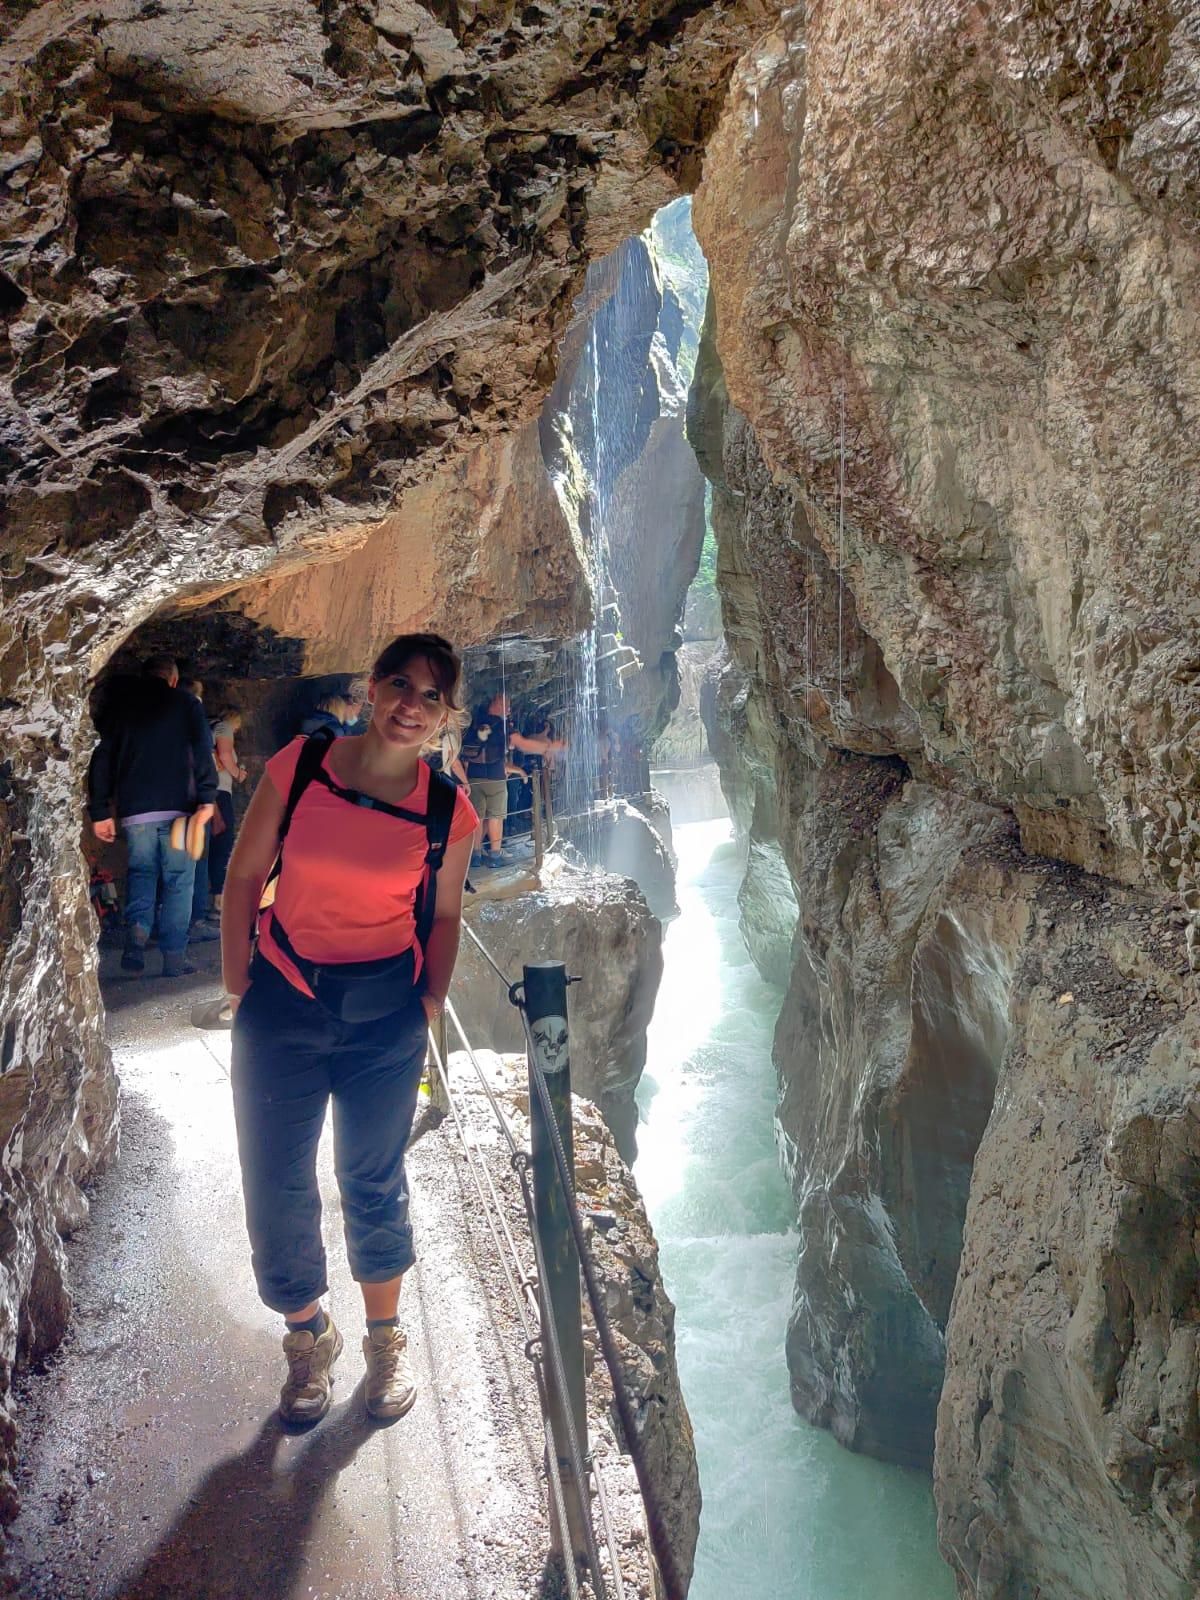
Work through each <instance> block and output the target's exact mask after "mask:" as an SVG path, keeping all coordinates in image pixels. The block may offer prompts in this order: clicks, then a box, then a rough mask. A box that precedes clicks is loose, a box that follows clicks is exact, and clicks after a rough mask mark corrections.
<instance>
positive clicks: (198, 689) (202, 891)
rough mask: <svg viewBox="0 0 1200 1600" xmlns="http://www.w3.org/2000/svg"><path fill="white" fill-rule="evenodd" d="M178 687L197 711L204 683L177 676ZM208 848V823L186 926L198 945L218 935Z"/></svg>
mask: <svg viewBox="0 0 1200 1600" xmlns="http://www.w3.org/2000/svg"><path fill="white" fill-rule="evenodd" d="M179 687H180V689H181V690H182V691H183V693H184V694H190V695H191V697H192V699H193V700H195V701H196V702H197V703H198V704H199V706H200V708H201V710H203V709H204V682H203V680H202V679H200V678H180V680H179ZM204 726H205V727H206V728H207V729H208V730H209V736H208V737H209V753H210V755H211V754H212V724H211V723H210V722H209V720H208V717H207V715H206V716H205V719H204ZM211 849H212V827H211V824H210V825H209V826H208V827H207V828H205V830H204V850H203V852H202V853H201V855H200V858H199V860H198V861H197V862H196V871H195V875H194V877H193V879H192V920H191V926H190V927H189V928H188V943H189V944H199V943H201V942H202V941H203V940H205V939H219V938H220V937H221V924H220V920H219V919H218V920H216V921H214V920H213V919H211V918H210V916H209V891H208V862H209V851H210V850H211Z"/></svg>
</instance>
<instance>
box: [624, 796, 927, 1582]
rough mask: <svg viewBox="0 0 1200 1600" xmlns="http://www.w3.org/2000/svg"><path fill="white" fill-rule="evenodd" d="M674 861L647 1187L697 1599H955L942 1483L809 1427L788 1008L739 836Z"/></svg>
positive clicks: (654, 1041) (650, 1080) (715, 826)
mask: <svg viewBox="0 0 1200 1600" xmlns="http://www.w3.org/2000/svg"><path fill="white" fill-rule="evenodd" d="M675 847H676V851H677V853H678V856H679V883H678V895H679V903H680V910H681V914H680V916H679V917H677V918H676V919H675V920H674V921H673V922H672V923H670V924H669V926H668V927H667V929H666V938H665V956H666V970H665V974H664V977H663V984H662V989H661V991H660V994H659V999H658V1004H657V1006H656V1009H655V1014H654V1022H653V1025H652V1028H651V1033H650V1049H649V1061H648V1066H647V1070H646V1074H645V1076H644V1078H643V1080H642V1085H641V1089H640V1091H639V1100H640V1104H641V1114H642V1119H643V1120H642V1125H641V1127H640V1129H639V1132H638V1150H639V1154H638V1159H637V1164H636V1168H635V1171H636V1176H637V1181H638V1184H639V1187H640V1188H641V1191H642V1194H643V1195H644V1197H645V1200H646V1205H647V1208H648V1210H649V1213H650V1218H651V1221H652V1222H653V1224H654V1229H655V1232H656V1234H657V1236H658V1241H659V1246H660V1250H661V1264H662V1269H663V1275H664V1277H665V1280H666V1285H667V1289H668V1291H669V1293H670V1294H671V1296H672V1298H673V1300H674V1301H675V1305H676V1307H677V1312H678V1315H677V1324H676V1338H677V1347H678V1356H679V1369H680V1374H681V1377H682V1380H683V1390H684V1395H685V1396H686V1399H687V1403H688V1408H689V1410H690V1412H691V1416H692V1423H693V1426H694V1428H695V1433H696V1449H697V1454H698V1457H699V1462H700V1480H701V1488H702V1490H703V1495H704V1510H703V1513H702V1516H701V1523H700V1544H699V1548H698V1550H697V1554H696V1574H695V1578H694V1580H693V1583H692V1589H691V1600H767V1597H770V1600H954V1584H953V1581H952V1579H951V1577H950V1573H949V1570H948V1568H947V1567H946V1566H945V1565H944V1564H943V1563H942V1561H941V1560H940V1558H939V1556H938V1553H937V1548H936V1544H935V1539H934V1512H933V1501H932V1496H931V1493H930V1486H929V1480H928V1478H926V1477H925V1476H923V1475H921V1474H918V1473H914V1472H908V1471H904V1470H902V1469H900V1468H896V1467H888V1466H884V1465H882V1464H881V1463H879V1462H876V1461H869V1460H867V1459H865V1458H864V1457H861V1456H855V1455H852V1454H850V1452H848V1451H846V1450H843V1449H842V1448H841V1447H840V1446H839V1445H837V1444H836V1443H835V1442H834V1440H833V1439H832V1438H831V1437H830V1436H829V1435H828V1434H826V1433H824V1432H822V1431H821V1430H820V1429H817V1428H813V1427H811V1426H810V1425H809V1424H807V1423H805V1422H803V1421H802V1420H801V1419H800V1418H799V1417H798V1416H797V1415H796V1414H795V1412H794V1411H793V1410H792V1406H791V1402H790V1399H789V1396H788V1375H787V1366H786V1363H785V1360H784V1336H785V1332H786V1328H787V1316H788V1306H789V1302H790V1298H791V1289H792V1277H793V1272H794V1267H795V1257H796V1238H795V1233H794V1232H793V1231H792V1228H793V1222H794V1213H793V1209H792V1203H791V1196H790V1194H789V1191H788V1186H787V1183H786V1181H785V1179H784V1177H783V1174H782V1171H781V1170H780V1167H779V1163H778V1160H777V1157H776V1151H775V1144H774V1103H775V1075H774V1068H773V1066H772V1063H771V1035H772V1031H773V1028H774V1024H775V1018H776V1015H777V1013H778V1011H779V1005H780V1001H781V999H782V996H781V994H780V993H779V991H778V990H775V989H773V988H771V987H770V986H769V985H768V984H766V983H764V982H763V980H762V978H761V977H760V976H759V975H758V972H757V971H756V969H755V967H754V965H753V964H752V962H751V961H750V958H749V956H748V955H747V953H746V949H745V946H744V944H743V943H742V939H741V936H740V934H739V932H738V909H737V889H738V882H739V880H740V877H741V869H740V861H739V857H738V853H737V850H736V847H735V845H734V843H733V838H732V830H731V826H730V823H729V822H728V820H722V821H719V822H691V823H685V824H683V825H681V826H677V827H676V829H675Z"/></svg>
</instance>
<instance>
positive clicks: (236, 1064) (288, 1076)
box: [232, 956, 428, 1316]
mask: <svg viewBox="0 0 1200 1600" xmlns="http://www.w3.org/2000/svg"><path fill="white" fill-rule="evenodd" d="M250 974H251V978H252V980H253V981H252V982H251V984H250V987H249V989H248V990H247V991H246V994H245V996H244V998H243V1000H242V1003H241V1005H240V1006H239V1007H238V1009H237V1015H236V1016H235V1018H234V1023H233V1072H232V1080H233V1110H234V1118H235V1121H236V1124H237V1140H238V1157H239V1159H240V1161H241V1167H242V1193H243V1195H244V1197H245V1202H246V1227H247V1230H248V1232H249V1234H250V1245H251V1258H252V1262H253V1266H254V1276H255V1278H256V1280H257V1282H258V1292H259V1296H260V1298H261V1299H262V1301H263V1303H264V1304H265V1305H268V1306H270V1308H271V1310H272V1311H281V1312H282V1313H283V1314H284V1315H285V1316H287V1315H288V1314H289V1313H290V1312H293V1311H300V1310H302V1309H303V1307H305V1306H307V1305H309V1304H310V1303H311V1302H312V1301H313V1300H316V1299H318V1298H319V1297H320V1296H321V1295H323V1294H324V1293H325V1291H326V1289H327V1288H328V1287H329V1284H328V1279H327V1277H326V1274H325V1247H324V1244H323V1243H322V1239H321V1195H320V1191H319V1189H318V1187H317V1142H318V1140H319V1139H320V1137H321V1128H322V1127H323V1125H324V1122H325V1114H326V1111H327V1109H328V1106H329V1103H330V1101H331V1100H332V1102H333V1161H334V1168H335V1170H336V1172H337V1181H338V1189H339V1191H340V1193H341V1200H342V1226H343V1229H344V1231H345V1235H346V1253H347V1255H348V1256H349V1259H350V1272H351V1274H352V1276H353V1277H354V1279H355V1281H356V1282H357V1283H386V1282H387V1281H388V1280H389V1279H391V1278H398V1277H399V1276H400V1275H401V1273H404V1272H407V1271H408V1269H409V1267H411V1266H412V1264H413V1260H414V1253H413V1238H412V1225H411V1224H410V1222H409V1220H408V1179H407V1178H406V1176H405V1172H404V1147H405V1145H406V1144H407V1143H408V1134H409V1129H410V1128H411V1127H412V1120H413V1113H414V1111H415V1110H416V1106H417V1090H418V1088H419V1086H420V1082H421V1068H422V1066H423V1065H424V1062H425V1046H426V1041H427V1039H428V1029H427V1027H426V1023H425V1012H424V1009H423V1008H422V1006H421V1002H420V1001H419V1000H418V998H417V996H416V993H415V992H413V993H412V994H411V995H410V997H409V999H408V1001H407V1003H406V1004H405V1005H404V1007H403V1008H402V1009H401V1010H399V1011H397V1012H394V1013H393V1014H392V1015H391V1016H387V1017H381V1018H380V1019H379V1020H378V1021H376V1022H356V1023H351V1022H341V1021H339V1020H338V1018H336V1017H334V1016H332V1015H331V1014H330V1013H329V1012H328V1011H326V1010H325V1008H324V1006H322V1005H321V1004H320V1003H319V1002H318V1001H316V1000H310V999H309V998H308V996H307V995H303V994H301V993H300V991H299V990H298V989H295V988H293V987H292V985H291V984H290V983H289V982H288V980H287V979H286V978H285V977H284V976H283V974H282V973H281V972H279V971H278V969H277V968H276V967H274V966H272V965H271V963H270V962H269V961H268V960H267V959H266V958H265V957H264V956H255V958H254V962H253V965H252V966H251V969H250Z"/></svg>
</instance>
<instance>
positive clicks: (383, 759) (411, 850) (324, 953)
mask: <svg viewBox="0 0 1200 1600" xmlns="http://www.w3.org/2000/svg"><path fill="white" fill-rule="evenodd" d="M460 671H461V668H460V664H459V661H458V658H457V656H456V655H455V653H454V651H453V649H452V647H451V646H450V645H449V644H447V642H446V641H445V640H444V639H442V638H439V637H438V635H436V634H406V635H404V636H402V637H401V638H399V639H396V640H394V641H393V642H392V643H391V644H390V645H389V646H388V647H387V649H386V650H385V651H384V652H383V654H382V655H381V656H380V657H379V659H378V660H377V661H376V663H375V666H374V668H373V670H372V672H371V677H370V681H369V685H368V700H369V705H370V713H371V720H370V723H369V724H368V727H367V731H366V733H365V734H361V735H356V736H351V737H348V738H341V739H332V740H330V741H329V742H328V744H327V747H326V748H325V750H324V754H323V755H322V757H321V766H320V768H319V770H318V771H317V774H316V781H313V782H310V783H309V784H308V786H307V787H306V788H305V789H304V791H303V794H302V795H301V797H300V799H299V801H298V803H297V804H296V806H295V810H294V813H293V815H292V819H291V823H290V826H289V827H288V828H287V830H286V843H285V844H284V846H283V847H282V848H281V847H280V843H279V840H280V833H281V826H282V824H283V822H284V817H285V812H286V808H287V800H288V796H289V793H290V791H291V788H292V780H293V776H294V775H295V772H296V767H297V763H298V761H299V759H300V753H301V750H302V749H304V747H305V740H304V739H294V740H293V741H292V742H291V744H290V745H288V746H287V747H286V748H285V749H283V750H281V751H280V752H279V754H278V755H276V756H273V757H272V758H271V760H270V761H269V762H268V763H267V772H266V776H265V777H264V779H263V781H262V782H261V783H260V784H259V786H258V789H257V790H256V792H255V795H254V798H253V800H252V801H251V803H250V807H249V810H248V811H247V813H246V816H245V819H244V821H243V823H242V830H241V834H240V836H239V838H238V841H237V845H236V847H235V849H234V852H233V859H232V861H231V862H230V865H229V874H228V877H227V878H226V883H225V900H224V909H223V915H222V919H221V925H222V957H223V966H224V974H225V986H226V988H227V990H228V991H229V994H230V997H231V1000H232V1001H233V1002H234V1003H235V1004H237V1013H236V1016H235V1018H234V1029H233V1092H234V1110H235V1115H236V1120H237V1133H238V1151H239V1155H240V1158H241V1165H242V1187H243V1192H244V1195H245V1201H246V1224H247V1228H248V1231H249V1234H250V1241H251V1245H252V1252H253V1264H254V1272H255V1277H256V1279H257V1282H258V1289H259V1294H260V1296H261V1297H262V1299H263V1301H264V1302H265V1304H266V1305H268V1306H270V1307H271V1308H272V1309H273V1310H275V1311H279V1312H282V1314H283V1316H284V1318H285V1321H286V1324H287V1332H286V1334H285V1336H284V1340H283V1348H284V1354H285V1355H286V1357H287V1361H288V1375H287V1378H286V1381H285V1382H284V1385H283V1388H282V1390H281V1391H280V1404H279V1410H280V1415H281V1416H282V1417H283V1419H284V1420H285V1421H287V1422H291V1423H307V1422H315V1421H317V1420H318V1419H319V1418H320V1417H323V1416H324V1415H325V1412H326V1411H327V1410H328V1409H329V1400H330V1390H331V1387H332V1368H333V1363H334V1362H335V1361H336V1360H337V1357H338V1355H339V1354H340V1353H341V1348H342V1338H341V1335H340V1333H339V1332H338V1331H337V1329H336V1327H335V1326H334V1324H333V1321H332V1319H331V1318H330V1317H329V1316H328V1314H327V1313H326V1312H325V1311H324V1310H323V1309H322V1307H321V1304H320V1300H321V1296H322V1295H323V1294H325V1292H326V1289H327V1282H326V1276H325V1253H324V1249H323V1247H322V1243H321V1202H320V1195H319V1193H318V1189H317V1180H316V1152H317V1141H318V1139H319V1137H320V1133H321V1125H322V1123H323V1122H324V1120H325V1109H326V1105H327V1103H328V1101H329V1100H330V1099H331V1098H332V1100H333V1106H334V1159H335V1165H336V1169H337V1177H338V1187H339V1189H340V1191H341V1197H342V1214H343V1221H344V1226H345V1233H346V1247H347V1254H348V1256H349V1260H350V1268H351V1272H352V1274H353V1276H354V1278H355V1279H356V1281H357V1282H358V1284H359V1285H360V1287H361V1289H362V1297H363V1306H364V1310H365V1313H366V1323H367V1329H366V1337H365V1338H364V1340H363V1353H364V1355H365V1357H366V1364H367V1377H366V1403H367V1410H368V1411H369V1412H370V1413H371V1415H372V1416H375V1417H381V1418H388V1417H397V1416H401V1415H403V1413H404V1412H406V1411H407V1410H408V1408H409V1406H411V1404H412V1402H413V1400H414V1398H415V1396H416V1390H415V1387H414V1383H413V1377H412V1369H411V1367H410V1365H409V1360H408V1353H407V1344H406V1341H405V1336H404V1334H403V1332H402V1331H401V1330H400V1328H399V1326H398V1322H397V1308H398V1303H399V1297H400V1282H401V1279H402V1278H403V1276H404V1273H405V1272H406V1271H407V1270H408V1268H409V1267H410V1266H411V1265H412V1263H413V1259H414V1258H413V1247H412V1230H411V1228H410V1227H409V1222H408V1189H407V1186H406V1183H405V1176H404V1147H405V1144H406V1143H407V1140H408V1134H409V1129H410V1126H411V1123H412V1117H413V1111H414V1109H415V1106H416V1099H417V1087H418V1084H419V1082H420V1077H421V1067H422V1063H423V1061H424V1057H425V1046H426V1034H427V1029H428V1025H429V1024H430V1023H431V1022H432V1021H433V1020H434V1019H435V1018H436V1017H437V1016H438V1014H439V1013H440V1012H441V1010H442V1007H443V1005H444V1004H445V999H446V991H447V989H448V988H449V985H450V976H451V973H452V972H453V970H454V962H455V957H456V956H457V953H458V939H459V925H460V921H461V916H462V891H463V882H464V880H465V878H466V874H467V863H468V858H469V856H470V852H471V838H472V835H473V833H474V829H475V823H476V817H475V812H474V809H473V808H472V806H471V804H470V801H469V800H468V798H467V796H466V794H465V793H463V792H462V791H461V790H456V791H454V793H453V795H452V796H446V795H444V794H443V795H442V796H440V797H435V798H441V799H445V800H446V801H447V803H452V805H453V811H452V813H451V814H450V817H449V842H448V844H447V848H446V852H445V858H444V861H443V864H442V867H441V870H440V872H439V873H438V875H437V880H436V899H435V903H434V915H433V921H432V924H431V926H430V929H429V932H428V936H427V939H426V942H425V946H424V949H423V950H422V948H421V947H420V945H419V944H418V942H417V939H416V926H417V924H416V902H417V891H418V886H419V885H420V883H421V880H422V875H423V871H424V865H425V857H426V849H427V838H426V826H425V814H426V811H427V808H429V807H430V805H431V799H430V787H431V784H433V783H437V784H440V783H442V781H443V780H441V779H440V778H434V777H433V776H432V774H431V772H430V768H429V766H428V765H427V763H426V762H424V761H422V760H421V759H420V757H421V750H422V747H423V746H425V745H426V744H430V743H433V742H436V741H437V740H438V739H440V738H441V737H442V736H443V735H444V734H445V733H446V732H447V731H449V732H450V733H451V734H453V733H455V732H457V731H458V730H459V728H460V727H461V724H462V721H463V717H462V713H461V711H460V709H459V705H458V686H459V676H460ZM312 753H313V754H318V753H319V752H318V751H315V750H314V751H313V752H312ZM388 807H392V808H395V807H399V808H401V809H402V810H403V811H404V812H406V813H408V814H409V817H410V818H411V820H404V819H402V818H401V817H399V816H397V815H395V814H389V811H388V810H387V808H388ZM277 855H278V856H279V859H280V861H281V863H282V865H281V869H280V871H279V876H278V878H277V879H276V892H275V899H274V903H273V905H272V906H271V908H270V910H268V911H265V912H264V913H263V914H262V916H261V917H259V904H260V901H261V898H262V894H263V889H264V887H265V886H266V884H267V881H268V877H269V875H270V873H271V869H272V866H273V865H274V863H275V860H276V857H277ZM256 921H257V925H258V937H257V950H256V951H254V952H253V955H252V950H253V938H254V929H255V924H256ZM318 995H319V997H320V998H318V997H317V996H318ZM364 997H365V999H364Z"/></svg>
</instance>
